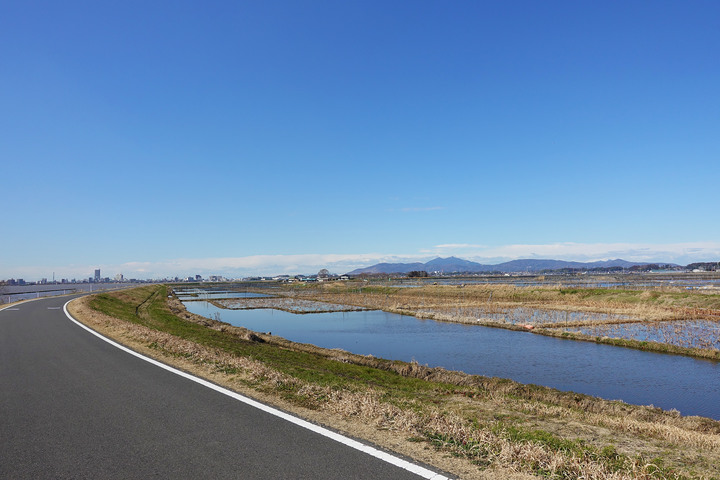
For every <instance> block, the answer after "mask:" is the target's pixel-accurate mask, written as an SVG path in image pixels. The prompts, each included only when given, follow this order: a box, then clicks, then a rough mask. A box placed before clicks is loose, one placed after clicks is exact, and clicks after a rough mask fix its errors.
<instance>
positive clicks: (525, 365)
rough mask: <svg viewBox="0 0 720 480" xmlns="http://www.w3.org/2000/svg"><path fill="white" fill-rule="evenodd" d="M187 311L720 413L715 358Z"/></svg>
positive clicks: (387, 354)
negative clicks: (704, 358) (695, 357)
mask: <svg viewBox="0 0 720 480" xmlns="http://www.w3.org/2000/svg"><path fill="white" fill-rule="evenodd" d="M186 306H187V309H188V310H189V311H191V312H192V313H196V314H199V315H203V316H205V317H208V318H213V315H214V314H215V313H216V312H217V313H219V314H220V319H221V320H222V321H224V322H228V323H230V324H233V325H236V326H243V327H246V328H249V329H251V330H254V331H259V332H272V333H273V334H274V335H279V336H281V337H284V338H287V339H288V340H292V341H295V342H301V343H311V344H314V345H317V346H320V347H324V348H341V349H343V350H347V351H349V352H353V353H358V354H364V355H374V356H377V357H382V358H388V359H396V360H404V361H411V360H416V361H418V362H419V363H420V364H427V365H429V366H432V367H435V366H440V367H444V368H447V369H449V370H460V371H464V372H466V373H470V374H477V375H485V376H491V377H492V376H494V377H502V378H510V379H513V380H515V381H518V382H522V383H533V384H538V385H546V386H549V387H553V388H557V389H560V390H566V391H574V392H579V393H585V394H588V395H594V396H598V397H602V398H606V399H611V400H623V401H625V402H627V403H633V404H639V405H650V404H652V405H655V406H658V407H662V408H663V409H666V410H669V409H673V408H674V409H677V410H679V411H680V412H681V413H682V414H683V415H702V416H706V417H711V418H715V419H719V420H720V401H719V399H720V363H718V362H714V361H709V360H700V359H694V358H689V357H682V356H674V355H666V354H658V353H651V352H642V351H638V350H631V349H626V348H621V347H614V346H610V345H598V344H595V343H589V342H578V341H572V340H562V339H558V338H553V337H545V336H542V335H534V334H531V333H525V332H515V331H510V330H504V329H498V328H489V327H482V326H476V325H463V324H455V323H443V322H436V321H433V320H420V319H417V318H415V317H409V316H404V315H396V314H392V313H387V312H383V311H379V310H372V311H362V312H345V313H337V312H336V313H320V314H305V315H297V314H292V313H288V312H283V311H279V310H224V309H219V308H217V307H214V306H213V305H210V304H209V303H207V302H188V303H186Z"/></svg>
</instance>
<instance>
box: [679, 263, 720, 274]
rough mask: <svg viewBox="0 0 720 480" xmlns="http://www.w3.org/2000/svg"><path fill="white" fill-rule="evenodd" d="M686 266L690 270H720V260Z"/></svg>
mask: <svg viewBox="0 0 720 480" xmlns="http://www.w3.org/2000/svg"><path fill="white" fill-rule="evenodd" d="M685 268H687V269H688V270H705V271H706V272H720V262H698V263H691V264H690V265H688V266H687V267H685Z"/></svg>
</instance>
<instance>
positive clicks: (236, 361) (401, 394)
mask: <svg viewBox="0 0 720 480" xmlns="http://www.w3.org/2000/svg"><path fill="white" fill-rule="evenodd" d="M88 307H89V308H88ZM71 311H72V312H73V314H74V315H76V316H77V317H79V319H81V320H82V321H84V322H86V323H87V324H88V325H90V326H91V327H93V328H95V329H97V330H99V331H101V332H102V333H105V334H107V335H110V336H112V337H114V338H116V339H118V340H119V341H121V342H123V343H125V344H127V345H129V346H131V347H132V348H135V349H137V350H140V351H143V352H145V353H149V354H151V355H153V356H155V357H157V358H159V359H161V360H163V361H165V362H167V363H171V364H175V365H177V366H179V367H180V368H184V369H186V370H189V371H193V372H194V373H196V374H199V375H202V376H205V377H207V378H210V379H211V380H213V381H215V382H218V383H221V384H224V385H226V386H228V387H230V388H233V389H235V390H238V391H242V392H245V393H249V394H251V395H253V396H256V397H259V398H261V399H263V400H265V401H269V402H272V403H275V404H276V405H278V406H280V407H282V408H286V409H288V410H292V411H295V412H296V413H298V414H300V415H302V416H305V417H307V418H310V419H312V420H315V421H319V422H322V423H325V424H328V425H331V426H335V427H336V428H340V429H341V430H344V431H347V432H350V433H351V434H354V435H356V436H360V437H365V438H368V439H369V440H372V441H374V442H376V443H379V444H381V445H385V446H387V447H388V448H392V449H394V450H396V451H398V452H400V453H403V454H406V455H410V456H413V457H415V458H418V459H420V460H422V461H425V462H427V463H430V464H432V465H435V466H437V467H438V468H441V469H444V470H446V471H449V472H451V473H453V474H455V475H458V476H461V477H462V478H510V477H512V476H515V478H531V477H533V476H540V477H547V478H643V479H645V478H713V477H717V476H720V467H719V465H720V422H716V421H712V420H709V419H703V418H698V417H681V416H679V415H677V414H676V413H673V412H663V411H660V410H659V409H653V408H648V407H635V406H630V405H626V404H622V403H620V402H610V401H605V400H600V399H596V398H592V397H588V396H584V395H577V394H573V393H564V392H558V391H555V390H552V389H549V388H545V387H538V386H532V385H521V384H517V383H514V382H511V381H508V380H502V379H496V378H485V377H479V376H469V375H465V374H462V373H458V372H448V371H445V370H443V369H430V368H427V367H423V366H420V365H417V364H408V363H403V362H396V361H389V360H382V359H377V358H373V357H365V356H358V355H352V354H348V353H346V352H342V351H338V350H324V349H319V348H317V347H313V346H311V345H300V344H294V343H292V342H288V341H286V340H283V339H280V338H278V337H273V336H269V335H262V334H256V333H252V332H249V331H247V330H245V329H242V328H237V327H232V326H229V325H227V324H224V323H221V322H217V321H213V320H209V319H205V318H202V317H197V316H195V315H192V314H189V313H188V312H187V311H186V310H185V309H184V307H183V306H182V304H181V303H180V302H178V301H177V300H176V299H172V298H171V299H168V298H167V290H166V287H164V286H152V287H150V286H148V287H142V288H138V289H134V290H130V291H122V292H113V293H103V294H98V295H94V296H92V297H85V298H84V299H81V300H80V301H76V302H73V304H71Z"/></svg>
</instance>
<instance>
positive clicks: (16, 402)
mask: <svg viewBox="0 0 720 480" xmlns="http://www.w3.org/2000/svg"><path fill="white" fill-rule="evenodd" d="M67 301H68V297H60V298H51V299H41V300H37V301H32V302H27V303H23V304H20V305H17V306H15V307H13V309H6V310H3V311H0V478H2V479H6V478H7V479H38V478H53V479H66V478H67V479H83V478H92V479H98V478H102V479H115V478H122V479H129V478H132V479H145V478H173V479H183V478H188V479H190V478H192V479H199V478H213V479H222V478H234V479H235V478H237V479H268V478H272V479H275V478H287V479H301V478H307V479H313V480H316V479H355V478H357V479H360V478H363V479H365V478H372V479H394V480H401V479H418V478H420V477H419V476H416V475H415V474H413V473H411V472H409V471H407V470H403V469H401V468H398V467H396V466H393V465H390V464H388V463H385V462H383V461H381V460H378V459H376V458H374V457H372V456H370V455H367V454H365V453H362V452H359V451H357V450H354V449H352V448H349V447H346V446H344V445H342V444H340V443H337V442H334V441H332V440H330V439H328V438H326V437H323V436H321V435H319V434H317V433H314V432H311V431H308V430H306V429H303V428H301V427H299V426H296V425H293V424H291V423H288V422H286V421H284V420H282V419H279V418H277V417H275V416H273V415H270V414H268V413H265V412H262V411H260V410H257V409H255V408H252V407H250V406H248V405H245V404H244V403H241V402H239V401H237V400H234V399H232V398H230V397H228V396H226V395H223V394H221V393H219V392H216V391H214V390H211V389H209V388H206V387H203V386H202V385H199V384H197V383H195V382H192V381H190V380H188V379H185V378H182V377H180V376H178V375H175V374H173V373H171V372H168V371H166V370H164V369H161V368H158V367H156V366H154V365H152V364H150V363H148V362H145V361H143V360H141V359H139V358H136V357H134V356H132V355H130V354H128V353H126V352H123V351H122V350H119V349H117V348H115V347H113V346H112V345H110V344H108V343H106V342H104V341H102V340H101V339H98V338H97V337H95V336H94V335H92V334H91V333H89V332H87V331H85V330H83V329H82V328H80V327H78V326H77V325H75V324H74V323H72V322H71V321H70V320H69V319H68V318H67V317H66V316H65V314H64V312H63V310H62V306H63V305H64V304H65V302H67Z"/></svg>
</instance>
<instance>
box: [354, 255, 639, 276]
mask: <svg viewBox="0 0 720 480" xmlns="http://www.w3.org/2000/svg"><path fill="white" fill-rule="evenodd" d="M648 264H649V263H647V262H646V263H636V262H628V261H626V260H622V259H619V258H617V259H613V260H602V261H596V262H572V261H566V260H553V259H518V260H511V261H508V262H503V263H499V264H496V265H484V264H481V263H477V262H473V261H470V260H464V259H462V258H457V257H447V258H441V257H437V258H435V259H433V260H430V261H428V262H425V263H421V262H413V263H378V264H375V265H372V266H370V267H365V268H358V269H355V270H353V271H352V272H348V273H347V274H348V275H361V274H363V273H366V274H372V273H410V272H412V271H421V270H425V271H427V272H440V273H490V272H501V273H519V272H528V273H529V272H541V271H546V270H562V269H579V270H590V269H593V268H614V267H621V268H631V267H634V266H639V265H648Z"/></svg>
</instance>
